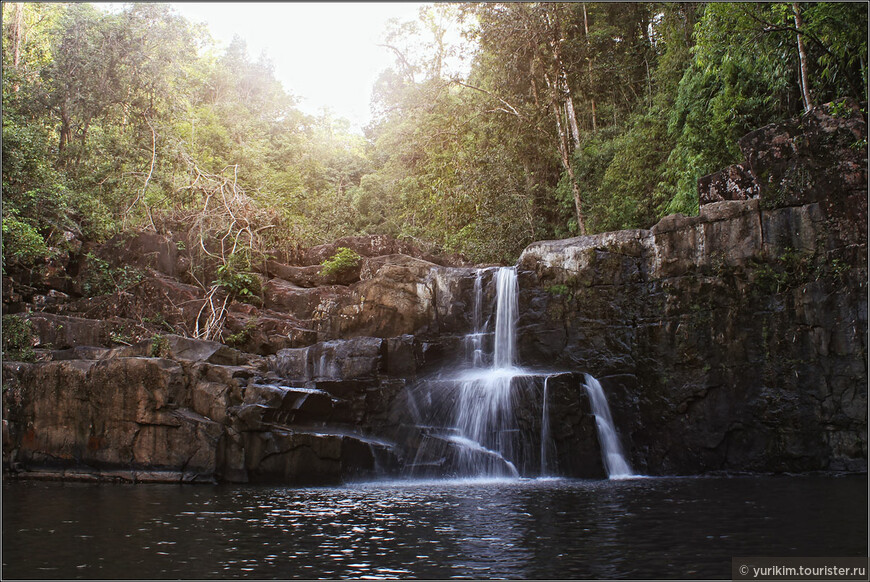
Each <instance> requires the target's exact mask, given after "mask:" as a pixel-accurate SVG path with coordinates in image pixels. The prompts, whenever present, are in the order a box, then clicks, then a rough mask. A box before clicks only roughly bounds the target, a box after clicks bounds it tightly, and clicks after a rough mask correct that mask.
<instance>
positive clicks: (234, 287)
mask: <svg viewBox="0 0 870 582" xmlns="http://www.w3.org/2000/svg"><path fill="white" fill-rule="evenodd" d="M250 268H251V263H250V259H249V258H248V255H247V254H246V253H243V252H238V253H233V254H231V255H230V256H229V257H228V258H227V260H226V262H224V263H223V264H221V265H219V266H218V268H217V277H218V278H217V280H216V281H214V282H213V283H212V285H217V286H219V287H223V288H224V289H226V290H227V292H228V293H229V294H230V296H231V297H232V298H233V299H238V300H239V301H242V302H244V303H251V304H254V305H260V304H262V299H261V298H260V296H261V295H262V293H263V287H262V283H261V282H260V278H259V277H258V276H257V275H256V274H254V273H252V272H251V271H250Z"/></svg>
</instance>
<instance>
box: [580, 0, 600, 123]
mask: <svg viewBox="0 0 870 582" xmlns="http://www.w3.org/2000/svg"><path fill="white" fill-rule="evenodd" d="M583 32H584V36H585V37H586V62H587V63H588V65H589V93H590V98H589V100H590V101H591V104H592V131H597V130H598V123H597V119H596V118H595V97H593V96H591V93H592V89H593V87H594V86H595V84H594V79H593V77H592V42H591V41H590V40H589V17H588V16H587V14H586V2H584V3H583Z"/></svg>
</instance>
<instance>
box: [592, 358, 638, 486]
mask: <svg viewBox="0 0 870 582" xmlns="http://www.w3.org/2000/svg"><path fill="white" fill-rule="evenodd" d="M584 376H585V377H586V383H585V384H584V385H583V386H584V388H586V393H587V394H588V395H589V401H590V402H591V403H592V413H593V414H594V415H595V424H596V425H597V426H598V441H599V445H600V446H601V458H602V460H603V461H604V468H605V469H606V470H607V477H608V478H609V479H625V478H626V477H632V476H634V473H633V472H632V470H631V466H630V465H629V464H628V461H626V460H625V454H624V453H623V452H622V443H620V441H619V435H618V434H617V432H616V427H615V426H614V424H613V417H612V416H611V415H610V407H609V406H608V405H607V397H606V396H605V395H604V390H603V389H602V388H601V383H599V382H598V380H596V379H595V378H594V377H592V376H590V375H589V374H584Z"/></svg>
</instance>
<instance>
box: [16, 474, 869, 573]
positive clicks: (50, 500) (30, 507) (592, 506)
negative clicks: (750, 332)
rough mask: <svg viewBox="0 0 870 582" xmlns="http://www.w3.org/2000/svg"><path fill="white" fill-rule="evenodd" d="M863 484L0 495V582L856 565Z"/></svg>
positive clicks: (482, 484)
mask: <svg viewBox="0 0 870 582" xmlns="http://www.w3.org/2000/svg"><path fill="white" fill-rule="evenodd" d="M866 494H867V479H866V477H841V478H833V477H818V476H816V477H739V478H679V479H678V478H653V479H637V480H626V481H573V480H562V479H541V480H504V481H499V480H489V481H479V480H478V481H417V482H385V483H368V484H358V485H349V486H345V487H338V488H306V489H290V488H280V487H242V486H226V485H223V486H180V485H179V486H171V485H138V486H130V485H85V484H59V483H38V482H4V484H3V571H2V574H3V577H4V578H227V577H251V578H451V577H455V578H526V579H542V578H548V579H552V578H626V577H628V578H727V577H729V576H730V571H731V570H730V567H731V557H732V556H746V555H771V556H789V555H791V556H803V555H829V556H859V555H864V552H866V547H867V495H866Z"/></svg>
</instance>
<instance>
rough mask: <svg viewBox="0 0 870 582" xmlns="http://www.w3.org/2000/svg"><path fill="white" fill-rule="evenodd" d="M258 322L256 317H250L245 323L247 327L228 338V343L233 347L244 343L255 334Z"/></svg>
mask: <svg viewBox="0 0 870 582" xmlns="http://www.w3.org/2000/svg"><path fill="white" fill-rule="evenodd" d="M258 323H259V320H258V319H257V318H256V317H253V318H251V319H249V320H248V323H246V324H245V327H243V328H242V329H240V330H239V331H237V332H236V333H234V334H232V335H231V336H229V337H228V338H227V340H226V344H227V345H228V346H233V347H238V346H241V345H244V344H245V343H247V342H248V340H249V339H251V337H252V336H253V335H254V331H256V329H257V324H258Z"/></svg>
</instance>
